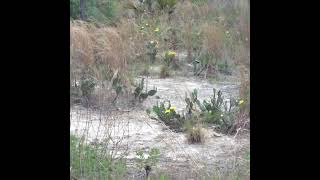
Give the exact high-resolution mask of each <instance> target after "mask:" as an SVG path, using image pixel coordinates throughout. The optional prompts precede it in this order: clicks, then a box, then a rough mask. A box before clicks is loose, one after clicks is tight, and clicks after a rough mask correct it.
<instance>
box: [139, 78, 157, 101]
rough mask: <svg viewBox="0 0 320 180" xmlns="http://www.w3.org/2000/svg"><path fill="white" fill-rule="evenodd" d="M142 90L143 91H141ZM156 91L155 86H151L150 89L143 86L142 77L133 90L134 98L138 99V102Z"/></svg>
mask: <svg viewBox="0 0 320 180" xmlns="http://www.w3.org/2000/svg"><path fill="white" fill-rule="evenodd" d="M144 89H145V91H144ZM143 91H144V92H143ZM156 93H157V88H155V87H154V88H153V89H152V90H149V91H147V88H144V78H142V79H141V81H140V83H139V84H138V85H137V87H136V88H135V90H134V93H133V94H134V98H135V99H138V100H139V102H142V101H144V100H145V99H147V98H148V96H153V95H155V94H156Z"/></svg>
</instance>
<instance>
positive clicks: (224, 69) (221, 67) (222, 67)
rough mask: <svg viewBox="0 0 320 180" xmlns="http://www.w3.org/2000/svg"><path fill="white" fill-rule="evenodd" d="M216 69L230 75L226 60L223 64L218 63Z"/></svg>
mask: <svg viewBox="0 0 320 180" xmlns="http://www.w3.org/2000/svg"><path fill="white" fill-rule="evenodd" d="M218 69H219V72H221V73H223V74H226V75H231V74H232V73H231V69H230V65H229V64H228V62H227V61H225V62H224V63H223V64H218Z"/></svg>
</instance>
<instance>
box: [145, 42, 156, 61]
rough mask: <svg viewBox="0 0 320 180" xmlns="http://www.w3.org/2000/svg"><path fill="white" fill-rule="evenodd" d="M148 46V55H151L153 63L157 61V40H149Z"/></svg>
mask: <svg viewBox="0 0 320 180" xmlns="http://www.w3.org/2000/svg"><path fill="white" fill-rule="evenodd" d="M146 47H147V55H148V56H149V59H150V62H151V63H152V64H153V63H154V62H155V61H156V56H157V53H158V49H157V42H156V41H150V42H148V44H147V45H146Z"/></svg>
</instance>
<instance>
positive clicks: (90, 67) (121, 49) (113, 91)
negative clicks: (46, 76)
mask: <svg viewBox="0 0 320 180" xmlns="http://www.w3.org/2000/svg"><path fill="white" fill-rule="evenodd" d="M93 1H95V0H88V1H87V2H93ZM77 2H78V0H72V2H71V3H73V4H72V5H74V7H77ZM96 2H97V4H95V5H96V6H103V7H108V8H110V9H109V10H110V11H109V10H107V9H108V8H102V9H100V10H99V12H98V9H99V8H92V9H93V10H91V9H90V13H91V14H93V15H92V17H91V18H88V19H86V20H85V21H84V20H79V19H78V15H77V14H76V13H77V11H75V10H74V11H73V12H72V13H75V14H73V15H72V17H73V19H72V20H70V101H71V104H72V105H74V104H78V105H85V104H86V105H88V106H87V107H90V108H91V107H95V108H98V109H102V108H101V107H104V108H109V110H110V107H115V104H116V103H118V104H117V105H118V106H120V105H119V103H120V104H121V101H120V100H119V101H118V99H121V100H122V101H125V102H126V103H124V105H123V103H122V106H121V108H122V109H128V108H129V107H128V106H129V105H128V104H130V103H131V100H132V99H133V95H132V92H133V91H134V88H135V86H136V84H135V83H134V82H135V81H134V80H135V78H136V77H137V75H141V74H143V75H148V76H153V77H160V78H167V77H172V78H174V76H175V75H176V74H179V73H180V74H182V76H186V77H188V76H194V75H195V76H198V77H199V78H201V79H202V78H216V79H218V77H220V76H222V75H223V76H229V75H232V76H236V78H237V80H238V82H240V83H239V84H240V87H239V100H241V101H243V102H244V103H243V105H242V106H241V107H240V111H239V113H237V114H236V115H235V117H236V120H235V121H234V128H235V130H236V131H235V132H236V134H233V135H234V136H239V135H240V134H242V133H248V132H249V133H250V78H249V76H250V17H249V16H250V14H249V12H250V5H249V1H248V0H225V1H221V0H178V1H176V4H174V5H173V6H172V7H170V6H159V5H158V4H157V1H150V2H154V3H153V4H152V6H148V4H146V3H147V2H149V1H148V0H146V1H144V3H141V2H140V1H138V0H121V1H115V0H97V1H96ZM163 2H165V1H163ZM166 2H167V1H166ZM168 2H171V3H174V1H173V0H169V1H168ZM108 3H111V4H108ZM92 4H94V3H91V5H92ZM88 9H89V7H88ZM111 10H112V11H111ZM149 10H151V11H149ZM96 11H97V12H96ZM107 12H108V13H107ZM90 13H88V14H90ZM99 13H102V14H104V16H103V18H101V19H103V21H102V20H99V18H96V19H94V18H95V17H97V16H100V15H99ZM101 16H102V15H101ZM92 18H93V19H92ZM150 42H152V43H156V46H155V48H156V50H157V54H156V56H155V61H154V62H152V61H150V55H149V54H148V52H149V50H150V49H148V48H147V45H148V43H149V44H150ZM168 51H174V52H176V55H175V57H174V58H172V60H171V61H172V62H174V63H173V64H174V65H175V66H169V65H168V66H166V65H164V64H165V63H164V59H165V53H166V52H168ZM180 55H181V56H184V55H185V56H186V60H185V61H184V60H183V61H181V59H182V58H180ZM191 66H192V68H190V67H191ZM150 67H153V68H154V67H157V68H158V69H159V70H158V71H156V72H152V73H150V71H151V70H150ZM192 69H193V70H192ZM192 71H194V73H193V74H192V73H190V72H192ZM225 72H230V74H227V75H226V74H224V73H225ZM176 93H177V94H178V93H180V94H179V95H181V92H176ZM183 93H184V92H183ZM183 93H182V94H183ZM129 101H130V102H129ZM84 102H85V103H84ZM131 106H132V104H130V108H131ZM202 129H203V128H202V127H198V126H196V125H195V126H193V127H190V128H188V130H187V131H186V135H187V140H188V141H189V143H192V144H193V143H195V144H197V143H198V144H204V143H205V141H204V132H203V131H202ZM84 144H85V143H84ZM84 146H85V145H84ZM95 150H97V149H95ZM95 150H93V151H95ZM71 153H72V152H71ZM95 156H99V157H100V156H101V155H97V154H95ZM108 163H109V162H108ZM111 164H112V163H111ZM111 164H109V165H110V168H111V166H112V168H116V167H118V168H119V167H120V165H117V166H116V167H113V164H112V165H111ZM121 168H122V166H121ZM246 168H247V169H246V170H248V168H249V167H246ZM96 170H97V169H96ZM97 171H99V170H97ZM119 171H121V169H120V170H119ZM116 172H117V171H116ZM121 172H122V171H121ZM93 176H94V177H95V178H97V177H96V176H95V175H93ZM239 176H240V175H239ZM248 177H250V172H249V173H245V175H241V177H232V178H230V179H238V178H240V179H241V178H243V179H247V178H248ZM104 178H106V177H99V178H98V179H104ZM108 178H109V177H108ZM225 178H227V177H225ZM222 179H223V177H222Z"/></svg>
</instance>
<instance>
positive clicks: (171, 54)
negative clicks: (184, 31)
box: [167, 51, 177, 57]
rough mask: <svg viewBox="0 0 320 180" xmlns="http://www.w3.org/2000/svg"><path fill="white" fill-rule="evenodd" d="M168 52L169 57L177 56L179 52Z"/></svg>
mask: <svg viewBox="0 0 320 180" xmlns="http://www.w3.org/2000/svg"><path fill="white" fill-rule="evenodd" d="M167 54H168V56H169V57H175V56H176V55H177V53H176V52H174V51H168V52H167Z"/></svg>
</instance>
